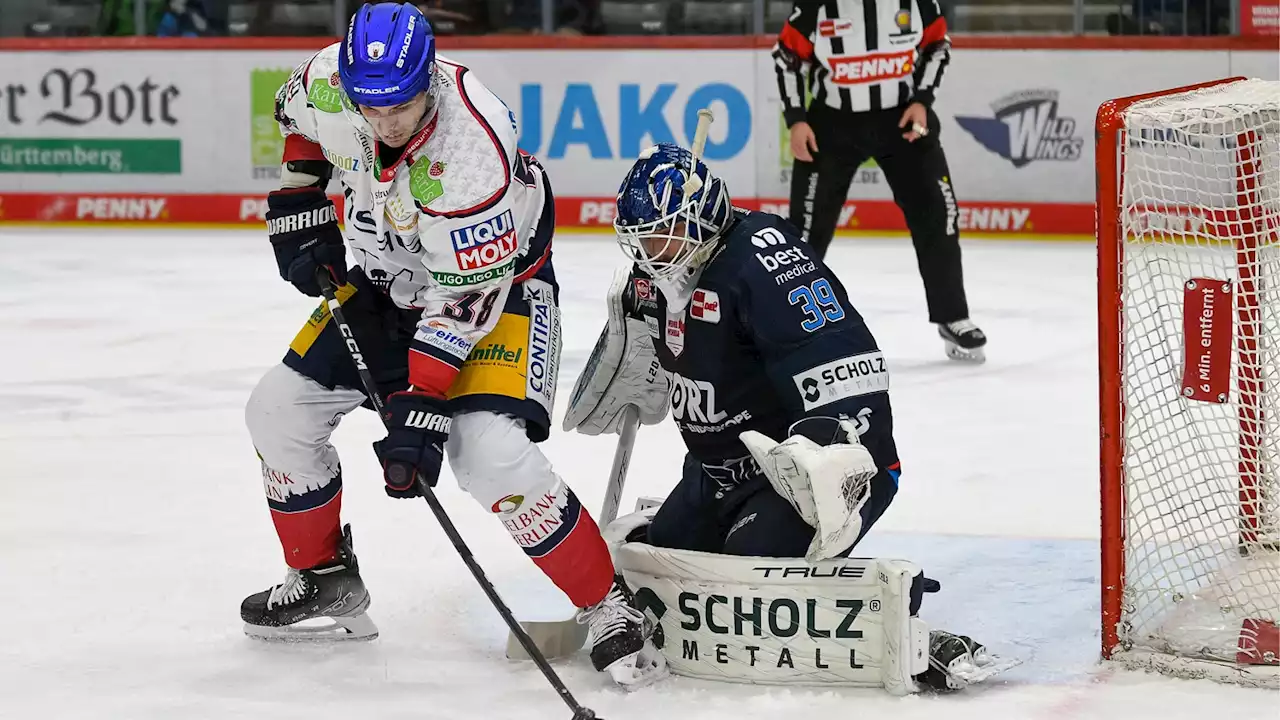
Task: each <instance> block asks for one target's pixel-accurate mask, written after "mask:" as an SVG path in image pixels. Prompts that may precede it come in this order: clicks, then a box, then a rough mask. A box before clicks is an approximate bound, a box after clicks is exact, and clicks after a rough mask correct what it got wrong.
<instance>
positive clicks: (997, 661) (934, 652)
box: [916, 630, 1022, 692]
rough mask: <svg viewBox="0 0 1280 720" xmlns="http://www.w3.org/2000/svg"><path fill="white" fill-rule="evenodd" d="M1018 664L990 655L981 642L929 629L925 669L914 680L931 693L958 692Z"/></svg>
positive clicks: (1019, 661) (1017, 662)
mask: <svg viewBox="0 0 1280 720" xmlns="http://www.w3.org/2000/svg"><path fill="white" fill-rule="evenodd" d="M1021 662H1022V661H1021V660H1016V659H1012V660H1009V659H1005V658H1001V657H998V656H996V655H992V654H991V653H990V652H988V651H987V648H986V647H984V646H983V645H982V643H979V642H975V641H974V640H973V638H970V637H967V636H965V635H953V634H951V633H949V632H946V631H943V630H933V631H930V633H929V669H928V670H926V671H924V672H923V673H920V674H919V675H917V676H916V680H917V681H918V682H920V683H921V684H923V685H925V686H927V687H929V688H931V689H933V690H939V691H943V692H946V691H950V690H959V689H961V688H965V687H968V686H970V685H973V684H974V683H980V682H982V681H983V680H986V679H987V678H990V677H992V676H994V675H998V674H1000V673H1002V672H1004V671H1005V670H1008V669H1009V668H1011V667H1014V666H1016V665H1019V664H1021Z"/></svg>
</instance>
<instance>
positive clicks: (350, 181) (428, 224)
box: [276, 43, 551, 394]
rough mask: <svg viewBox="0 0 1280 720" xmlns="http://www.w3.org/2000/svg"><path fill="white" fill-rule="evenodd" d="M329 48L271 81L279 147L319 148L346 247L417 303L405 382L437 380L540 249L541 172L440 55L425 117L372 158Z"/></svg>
mask: <svg viewBox="0 0 1280 720" xmlns="http://www.w3.org/2000/svg"><path fill="white" fill-rule="evenodd" d="M338 48H339V44H338V43H334V44H333V45H331V46H329V47H327V48H325V49H324V50H321V51H320V52H319V53H317V54H316V55H315V56H314V57H313V58H311V59H310V60H308V61H307V62H305V63H303V64H302V65H300V66H299V67H298V68H297V69H296V70H295V71H294V73H293V75H292V77H290V79H289V81H288V82H287V83H286V84H285V85H284V86H283V87H281V88H280V92H279V94H278V95H277V98H276V119H277V120H278V121H279V122H280V125H281V128H282V130H283V132H284V133H285V135H286V142H285V161H286V162H287V161H289V160H299V159H319V158H320V157H321V156H322V157H323V158H324V159H325V160H327V161H328V162H329V163H330V164H332V165H333V166H334V168H335V172H334V175H335V177H336V178H337V179H338V180H339V181H340V182H341V184H342V193H343V197H344V200H345V210H344V216H345V234H346V238H347V243H348V246H349V247H350V248H351V250H352V254H353V260H354V261H355V263H356V264H358V265H359V266H361V267H362V268H364V271H365V274H366V275H367V276H368V277H369V279H370V280H371V281H373V283H374V284H375V285H377V286H378V287H379V288H381V289H382V290H383V291H384V292H386V293H387V294H388V295H390V297H391V299H392V300H393V301H394V302H395V304H396V305H398V306H399V307H403V308H412V309H421V310H422V320H421V321H420V322H419V324H418V331H417V334H416V336H415V338H414V341H413V348H412V349H413V350H414V351H417V352H413V353H411V355H410V382H411V383H412V384H413V385H414V386H415V387H417V388H419V389H425V390H428V391H432V392H436V393H438V394H443V392H444V391H445V390H446V389H447V388H448V386H449V384H450V383H451V382H452V380H453V376H454V375H455V374H456V371H457V369H458V368H460V367H461V365H462V361H463V360H465V359H466V357H467V355H468V354H469V353H470V352H471V348H472V347H474V345H475V344H476V343H477V342H478V341H480V340H481V339H482V338H484V336H485V335H487V334H489V332H490V331H491V330H492V329H493V327H494V326H495V325H496V324H497V322H498V318H499V317H500V316H501V314H502V309H503V306H504V304H505V302H506V298H507V294H508V293H509V292H510V289H511V285H512V283H513V282H518V281H521V280H524V279H527V278H529V277H531V276H532V275H533V274H534V273H536V272H537V271H538V269H540V268H541V267H542V265H543V264H544V263H545V262H546V260H547V258H548V257H549V255H550V250H551V248H550V235H551V234H550V232H549V230H550V228H545V229H544V230H543V232H542V233H540V234H538V233H535V231H536V230H537V227H538V223H539V220H540V219H541V218H542V215H543V209H544V204H545V203H546V202H549V193H548V192H547V191H546V180H545V177H544V175H543V172H542V169H541V167H540V166H538V164H537V162H536V161H535V160H533V158H532V157H530V156H529V155H527V154H524V153H521V152H520V151H519V149H518V148H517V146H516V127H515V116H514V114H513V113H512V112H511V111H510V110H509V109H508V108H507V106H506V105H504V104H503V102H502V101H501V100H499V99H498V97H497V96H496V95H494V94H493V93H492V92H490V91H489V90H488V88H486V87H485V86H484V85H482V84H481V83H480V81H479V80H478V79H476V77H475V76H474V75H473V74H472V73H471V72H470V71H469V70H468V69H467V68H466V67H464V66H462V65H459V64H458V63H455V62H452V61H450V60H448V59H447V58H445V57H442V56H439V55H437V56H436V64H435V68H434V75H433V77H432V79H431V94H432V96H433V100H432V105H431V109H430V110H429V111H428V115H427V123H426V125H425V127H424V128H423V129H422V130H420V131H419V132H418V133H417V134H416V135H415V136H414V137H413V139H411V140H410V141H409V143H408V145H407V146H406V147H405V148H404V152H403V154H402V155H401V158H400V160H399V161H398V162H397V163H396V164H395V165H394V166H392V167H382V165H381V162H380V160H379V158H378V151H377V146H376V143H375V139H374V134H373V130H372V129H371V128H370V127H369V125H368V123H367V122H366V121H365V119H364V117H363V116H362V115H361V114H360V113H359V111H358V110H356V108H355V107H354V105H352V103H351V100H350V99H349V98H348V97H347V95H346V93H345V92H343V90H342V86H341V83H340V81H339V76H338ZM539 236H540V237H542V239H541V240H538V239H537V238H538V237H539ZM418 354H421V355H423V356H425V358H423V357H415V355H418ZM426 358H430V359H434V360H437V361H439V363H440V364H436V363H432V362H430V361H429V360H427V359H426Z"/></svg>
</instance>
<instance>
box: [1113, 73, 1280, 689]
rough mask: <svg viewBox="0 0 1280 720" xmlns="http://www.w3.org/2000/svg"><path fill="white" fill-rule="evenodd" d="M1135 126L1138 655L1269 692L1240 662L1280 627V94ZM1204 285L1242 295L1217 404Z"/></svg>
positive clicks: (1173, 101)
mask: <svg viewBox="0 0 1280 720" xmlns="http://www.w3.org/2000/svg"><path fill="white" fill-rule="evenodd" d="M1124 127H1125V131H1124V132H1123V133H1122V134H1121V143H1122V145H1121V152H1122V154H1123V158H1124V159H1123V169H1122V175H1121V197H1122V200H1121V203H1122V205H1121V229H1122V232H1123V235H1122V236H1123V237H1124V238H1125V239H1124V242H1123V245H1124V247H1123V249H1122V258H1123V264H1122V267H1121V273H1122V300H1121V303H1122V305H1121V307H1122V322H1123V326H1122V327H1123V329H1122V337H1121V343H1120V344H1121V353H1122V371H1121V379H1122V391H1121V392H1122V397H1123V401H1124V433H1123V437H1124V455H1123V477H1124V502H1125V512H1124V532H1125V537H1126V539H1125V552H1124V581H1123V600H1122V616H1121V624H1120V640H1121V648H1122V649H1123V650H1125V651H1128V652H1126V653H1122V655H1124V656H1127V657H1128V658H1129V659H1130V661H1133V659H1135V658H1143V660H1142V661H1141V662H1142V663H1144V664H1146V665H1148V666H1157V667H1159V668H1160V669H1162V670H1165V671H1174V672H1179V669H1180V668H1181V669H1183V670H1185V669H1186V668H1187V667H1195V665H1183V664H1181V663H1180V661H1179V660H1178V659H1194V660H1204V661H1215V662H1218V663H1222V664H1224V665H1225V666H1227V669H1226V670H1224V672H1226V673H1227V674H1228V675H1232V676H1240V677H1226V678H1219V679H1227V680H1235V681H1240V682H1247V683H1250V684H1252V683H1253V682H1254V680H1257V679H1261V680H1262V681H1263V682H1264V683H1265V684H1269V683H1270V682H1272V678H1274V677H1275V675H1274V674H1273V672H1272V669H1271V668H1267V667H1265V661H1266V658H1260V659H1261V660H1262V661H1263V663H1264V666H1263V667H1260V666H1256V665H1253V666H1250V665H1249V664H1248V663H1246V664H1244V665H1241V664H1240V663H1238V660H1239V659H1240V658H1238V653H1239V652H1240V651H1241V632H1242V627H1255V628H1256V627H1257V623H1259V622H1262V623H1267V622H1271V623H1275V622H1280V554H1277V551H1276V548H1277V542H1280V83H1276V82H1266V81H1260V80H1249V81H1242V82H1237V83H1231V84H1227V85H1221V86H1216V87H1212V88H1208V89H1202V90H1196V91H1191V92H1186V93H1181V94H1177V95H1170V96H1165V97H1160V98H1157V99H1154V100H1148V101H1144V102H1141V103H1138V104H1135V105H1133V106H1132V107H1131V108H1130V109H1128V110H1127V111H1126V112H1125V114H1124ZM1193 278H1198V279H1206V278H1208V279H1215V280H1219V281H1224V282H1222V283H1219V285H1221V286H1223V287H1224V288H1229V290H1230V294H1229V295H1226V294H1225V292H1224V296H1225V297H1227V302H1226V306H1225V307H1219V308H1217V314H1216V316H1215V317H1216V321H1217V322H1223V323H1225V322H1228V321H1229V323H1230V338H1229V341H1228V342H1229V343H1230V345H1229V353H1230V354H1229V357H1230V360H1229V365H1230V367H1229V370H1230V377H1229V383H1228V382H1226V369H1227V364H1226V361H1224V362H1223V363H1222V371H1223V372H1222V377H1223V382H1222V383H1221V384H1220V386H1221V387H1223V388H1226V389H1227V392H1226V393H1225V394H1223V395H1221V396H1220V397H1219V396H1218V391H1217V390H1214V397H1213V398H1211V399H1192V398H1190V397H1185V396H1184V392H1186V391H1185V390H1184V385H1183V383H1184V380H1183V372H1184V369H1185V368H1184V363H1185V362H1186V361H1185V359H1184V349H1185V348H1184V342H1185V341H1186V340H1188V339H1189V340H1190V341H1191V342H1193V343H1194V342H1199V341H1200V340H1201V338H1200V337H1198V336H1197V337H1190V338H1184V335H1185V334H1186V333H1184V324H1183V323H1184V291H1185V290H1186V289H1187V287H1188V286H1187V283H1188V282H1189V281H1191V280H1192V279H1193ZM1197 312H1200V311H1199V310H1197ZM1222 329H1223V330H1224V331H1225V330H1226V327H1225V326H1224V327H1223V328H1222ZM1222 357H1224V358H1225V357H1227V355H1226V353H1223V355H1222ZM1261 627H1262V628H1263V630H1264V632H1265V628H1266V625H1265V624H1264V625H1262V626H1261ZM1152 658H1155V659H1154V660H1153V659H1152ZM1171 658H1172V659H1174V660H1173V661H1172V662H1170V659H1171ZM1171 665H1172V666H1171ZM1181 674H1193V675H1194V674H1209V675H1213V674H1215V673H1214V672H1213V671H1209V672H1205V671H1204V670H1191V671H1189V672H1182V673H1181ZM1251 678H1252V679H1251Z"/></svg>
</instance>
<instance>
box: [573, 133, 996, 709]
mask: <svg viewBox="0 0 1280 720" xmlns="http://www.w3.org/2000/svg"><path fill="white" fill-rule="evenodd" d="M691 178H693V179H694V180H695V181H694V182H693V183H690V179H691ZM615 229H616V231H617V235H618V238H619V241H620V243H621V245H622V247H623V249H624V250H625V251H626V253H627V254H628V255H629V256H630V257H632V258H633V259H634V261H635V263H634V267H633V268H632V270H631V272H630V274H629V275H628V274H623V273H619V275H618V277H617V278H616V279H615V282H614V286H613V288H612V289H611V292H610V294H609V323H608V325H607V326H606V329H605V332H604V334H603V337H602V338H601V341H600V342H599V343H598V344H597V350H596V353H595V355H593V357H592V358H591V359H590V360H589V361H588V364H587V367H588V370H587V373H588V374H587V376H585V377H583V378H582V379H580V380H579V381H578V387H577V389H576V391H575V396H574V398H573V399H572V400H571V403H570V405H571V406H570V408H569V411H568V414H567V415H566V419H565V426H566V429H568V428H571V427H572V428H576V429H577V430H578V431H579V432H582V433H586V434H599V433H607V432H615V431H617V430H618V429H619V424H620V422H621V420H620V418H621V417H622V410H623V409H624V408H625V407H626V406H628V405H634V406H636V407H637V408H639V409H640V419H641V422H643V423H645V424H652V423H656V422H658V421H659V420H661V419H662V417H664V416H665V414H666V410H667V402H668V397H669V398H670V409H671V414H672V415H673V416H674V418H675V421H676V423H677V425H679V427H680V431H681V435H682V436H683V438H684V442H685V445H686V447H687V449H688V454H687V455H686V459H685V463H684V474H683V477H682V478H681V480H680V482H679V483H678V484H677V485H676V487H675V489H674V490H673V491H672V492H671V494H670V495H669V496H668V497H667V499H666V500H665V501H664V502H663V503H662V505H661V507H660V509H659V510H658V511H657V513H656V515H655V516H654V517H653V518H652V522H651V524H650V525H649V526H648V530H647V542H648V543H649V544H650V545H655V546H659V547H663V548H673V549H678V550H692V551H700V552H705V553H721V554H728V555H746V556H761V557H774V558H787V557H801V556H803V557H805V558H806V559H808V560H810V561H816V560H823V559H829V558H834V557H841V556H847V555H848V553H849V551H850V549H851V548H852V547H853V546H854V545H855V544H856V543H857V542H858V541H859V540H860V539H861V538H862V537H863V535H865V534H866V532H867V530H869V529H870V528H871V526H872V525H873V524H874V523H875V522H876V520H878V519H879V518H880V516H881V515H882V514H883V513H884V512H885V510H886V509H887V508H888V507H889V504H890V503H891V502H892V500H893V498H894V495H895V493H896V492H897V485H898V477H899V472H900V468H899V461H898V452H897V448H896V446H895V444H894V439H893V412H892V409H891V407H890V403H889V393H888V390H889V375H888V370H887V368H886V366H885V359H884V355H883V354H882V353H881V351H880V350H879V348H878V347H877V345H876V341H875V338H874V337H873V336H872V334H871V332H870V330H868V329H867V326H866V324H865V323H864V322H863V320H862V317H861V316H859V314H858V312H857V310H856V309H855V308H854V307H853V306H852V305H851V304H850V302H849V298H848V296H847V295H846V293H845V290H844V288H843V286H842V285H841V284H840V281H839V279H837V278H836V276H835V274H834V273H832V272H831V270H830V269H829V268H827V266H826V265H825V264H823V262H822V260H821V259H820V258H819V257H818V255H817V253H815V251H814V250H813V249H812V248H811V247H810V246H809V245H808V244H807V243H805V242H804V241H803V240H801V238H800V237H799V234H798V233H797V232H796V230H795V228H794V227H793V226H792V225H791V224H790V223H788V222H786V221H784V220H783V219H782V218H780V217H777V216H775V215H771V214H767V213H760V212H746V211H742V210H737V209H735V208H733V207H732V206H731V204H730V200H729V196H728V192H727V189H726V188H725V186H724V183H723V182H722V181H721V180H720V179H718V178H716V177H714V176H713V175H711V173H710V172H709V171H708V169H707V167H706V166H705V165H704V164H703V163H702V162H701V161H699V160H696V159H695V158H693V156H692V154H691V153H690V152H688V151H687V150H684V149H682V148H679V147H677V146H675V145H670V144H662V145H658V146H655V147H652V148H649V149H648V150H646V151H645V152H643V153H642V154H641V157H640V159H639V160H638V161H637V162H636V163H635V165H634V166H633V167H632V168H631V171H630V173H629V174H628V175H627V176H626V179H625V180H624V181H623V183H622V187H621V188H620V189H619V194H618V212H617V219H616V221H615ZM668 388H669V389H668ZM774 438H783V440H782V441H781V442H777V441H775V440H774ZM931 645H932V649H933V650H934V652H933V655H934V657H935V659H936V660H939V661H940V665H939V667H940V668H950V667H953V666H954V667H958V666H960V665H963V664H964V663H974V662H975V655H976V656H978V658H979V660H980V659H981V657H983V656H984V653H983V651H982V646H980V645H978V644H976V643H973V642H972V641H971V640H969V639H968V638H964V637H961V636H955V635H951V634H949V633H935V634H934V636H933V638H932V641H931ZM924 680H925V681H926V682H928V683H929V684H932V685H934V686H937V687H946V686H947V685H948V675H947V674H946V673H941V672H940V673H939V674H937V676H931V677H928V678H924Z"/></svg>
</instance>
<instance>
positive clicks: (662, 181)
mask: <svg viewBox="0 0 1280 720" xmlns="http://www.w3.org/2000/svg"><path fill="white" fill-rule="evenodd" d="M732 219H733V207H732V205H731V204H730V202H729V193H728V191H727V190H726V189H725V187H724V183H723V182H722V181H721V180H720V179H719V178H717V177H715V176H713V175H712V174H711V171H710V170H708V169H707V166H706V165H705V164H703V162H702V161H701V160H697V159H695V158H694V157H693V153H691V152H689V151H688V150H686V149H684V148H682V147H679V146H677V145H673V144H671V143H662V144H660V145H654V146H653V147H650V148H647V149H646V150H644V151H643V152H641V153H640V157H639V159H637V160H636V163H635V165H633V166H631V171H630V172H628V173H627V176H626V178H625V179H623V181H622V187H620V188H618V214H617V218H616V219H615V220H614V221H613V229H614V232H616V233H617V235H618V243H619V244H620V245H621V246H622V249H623V251H624V252H626V253H627V254H628V255H629V256H631V257H632V258H633V259H634V260H635V261H636V263H637V264H638V265H639V266H640V268H641V269H642V270H644V271H645V272H646V273H648V274H649V275H650V276H651V277H653V279H654V280H655V281H656V282H657V283H658V285H659V287H662V288H664V290H666V291H667V292H666V294H667V295H668V298H667V299H668V302H669V303H671V304H673V305H676V304H681V305H682V303H676V302H674V296H675V295H680V294H683V293H680V292H679V290H680V289H682V287H681V286H682V285H684V284H685V281H687V280H688V279H689V278H690V277H691V276H692V275H693V273H694V272H695V271H696V270H697V269H698V268H699V267H701V266H702V264H704V263H705V262H706V261H707V259H708V258H710V257H711V254H712V252H714V251H715V248H716V245H717V243H718V241H719V239H720V236H721V235H722V234H723V233H724V230H725V228H726V227H728V225H729V223H730V221H731V220H732ZM672 291H675V292H672ZM685 300H686V302H687V298H686V299H685ZM673 309H674V308H673Z"/></svg>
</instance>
